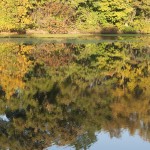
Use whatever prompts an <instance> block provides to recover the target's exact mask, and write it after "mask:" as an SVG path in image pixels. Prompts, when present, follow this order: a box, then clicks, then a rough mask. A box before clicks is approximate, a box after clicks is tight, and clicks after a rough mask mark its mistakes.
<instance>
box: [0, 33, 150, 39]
mask: <svg viewBox="0 0 150 150" xmlns="http://www.w3.org/2000/svg"><path fill="white" fill-rule="evenodd" d="M86 36H87V37H88V36H90V37H91V36H93V37H94V36H95V37H96V36H97V37H102V36H150V34H148V33H147V34H138V33H137V34H118V33H117V34H99V33H87V34H82V33H81V34H16V33H0V38H79V37H86Z"/></svg>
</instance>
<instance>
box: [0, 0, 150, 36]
mask: <svg viewBox="0 0 150 150" xmlns="http://www.w3.org/2000/svg"><path fill="white" fill-rule="evenodd" d="M149 18H150V1H148V0H119V1H118V0H111V1H110V0H74V1H72V0H15V1H13V0H2V1H0V31H1V32H3V31H7V32H8V31H10V32H14V31H15V32H18V33H26V32H27V30H37V31H39V32H40V31H41V30H42V31H46V32H47V33H53V34H55V33H81V32H82V33H87V32H90V33H150V29H149V26H150V19H149Z"/></svg>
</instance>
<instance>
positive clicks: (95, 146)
mask: <svg viewBox="0 0 150 150" xmlns="http://www.w3.org/2000/svg"><path fill="white" fill-rule="evenodd" d="M99 149H102V150H142V149H143V150H149V149H150V36H148V35H147V36H142V35H122V36H115V35H103V36H89V37H85V36H83V37H80V38H58V39H57V38H0V150H99Z"/></svg>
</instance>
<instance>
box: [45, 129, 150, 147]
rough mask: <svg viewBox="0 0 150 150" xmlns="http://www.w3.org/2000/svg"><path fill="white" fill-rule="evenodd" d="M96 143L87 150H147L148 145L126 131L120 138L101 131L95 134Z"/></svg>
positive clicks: (137, 136) (136, 135) (149, 144)
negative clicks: (111, 136)
mask: <svg viewBox="0 0 150 150" xmlns="http://www.w3.org/2000/svg"><path fill="white" fill-rule="evenodd" d="M96 135H97V142H95V143H94V144H92V145H91V147H90V148H89V150H149V149H150V143H149V142H148V141H144V140H142V139H141V138H140V136H139V135H138V133H137V134H135V135H133V136H131V135H130V134H129V132H128V131H127V130H124V131H123V132H122V135H121V137H120V138H116V137H113V138H110V135H109V133H107V132H104V131H102V132H101V133H97V134H96ZM44 150H74V148H73V147H69V146H68V147H67V146H64V147H59V146H55V145H54V146H52V147H49V148H46V149H44Z"/></svg>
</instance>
